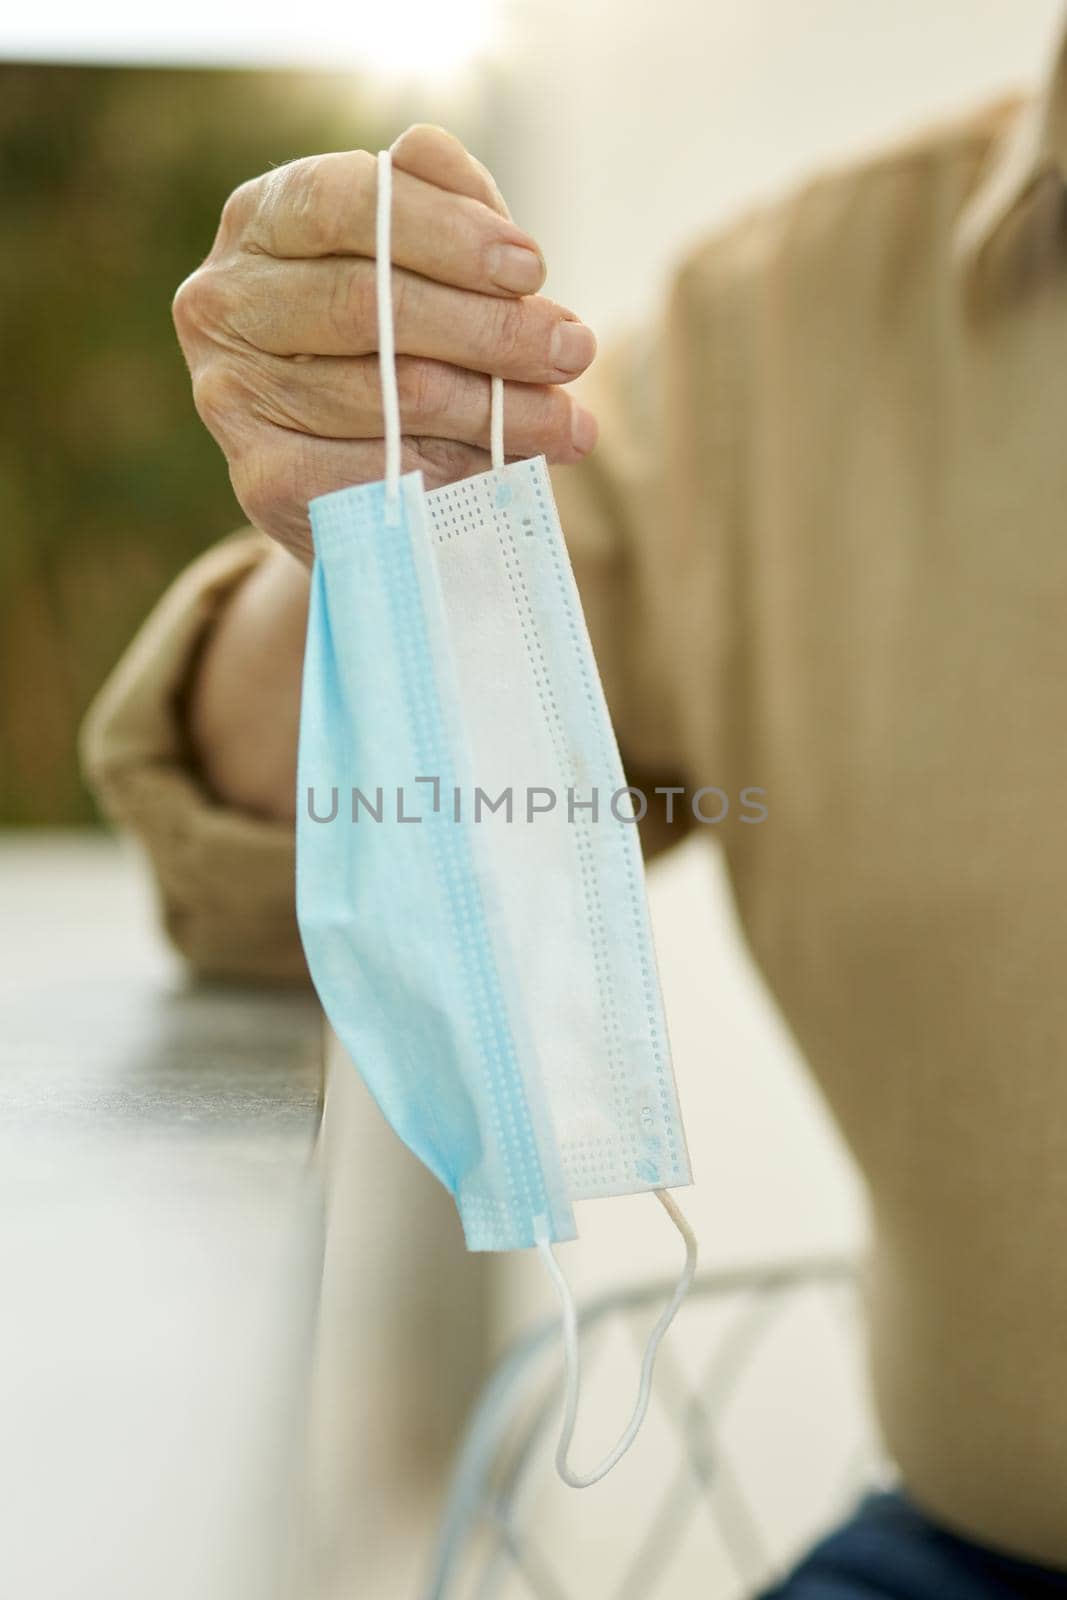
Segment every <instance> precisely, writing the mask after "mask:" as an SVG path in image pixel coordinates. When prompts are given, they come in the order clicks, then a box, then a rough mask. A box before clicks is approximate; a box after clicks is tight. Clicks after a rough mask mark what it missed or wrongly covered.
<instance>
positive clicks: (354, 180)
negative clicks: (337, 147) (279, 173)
mask: <svg viewBox="0 0 1067 1600" xmlns="http://www.w3.org/2000/svg"><path fill="white" fill-rule="evenodd" d="M376 186H377V176H376V162H375V159H374V157H373V156H372V155H371V154H370V152H369V151H367V150H353V151H350V152H348V153H346V154H342V155H338V154H336V153H330V154H327V155H320V156H306V157H305V158H304V159H303V160H301V161H294V162H293V163H292V165H291V166H289V167H287V168H286V169H285V173H284V181H283V185H282V196H283V203H284V204H285V205H286V206H287V207H288V208H289V210H290V211H291V213H292V217H293V220H294V222H295V223H296V225H297V227H298V228H299V231H300V236H301V239H302V240H303V241H304V243H305V247H306V248H307V249H308V250H310V251H311V252H312V253H313V254H322V255H325V254H329V252H330V251H331V250H332V249H333V248H334V246H335V245H336V244H337V243H338V240H339V238H340V227H341V219H342V218H351V216H352V209H353V206H354V205H355V206H359V207H361V208H363V209H366V208H367V207H368V206H370V205H371V204H372V202H373V199H374V196H375V193H376Z"/></svg>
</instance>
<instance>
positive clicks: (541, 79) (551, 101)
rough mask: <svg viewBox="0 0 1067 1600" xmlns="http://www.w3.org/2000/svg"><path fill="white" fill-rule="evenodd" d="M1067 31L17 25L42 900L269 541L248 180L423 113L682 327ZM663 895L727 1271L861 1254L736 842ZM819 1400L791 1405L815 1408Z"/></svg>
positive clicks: (24, 725) (702, 1167)
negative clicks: (215, 381)
mask: <svg viewBox="0 0 1067 1600" xmlns="http://www.w3.org/2000/svg"><path fill="white" fill-rule="evenodd" d="M268 11H269V14H268ZM1060 14H1061V4H1060V0H864V3H863V4H862V5H858V4H857V3H856V0H807V3H805V4H804V5H803V6H798V5H796V4H792V3H790V0H749V3H748V4H747V5H745V6H738V5H736V4H732V3H730V0H658V3H657V4H656V5H655V6H650V5H648V4H647V3H644V0H610V3H609V0H578V3H575V0H568V3H565V0H451V3H449V4H447V5H443V4H441V3H440V0H409V3H408V4H404V3H402V0H381V3H380V4H378V5H369V4H366V3H365V0H364V3H362V4H361V3H358V0H357V3H355V4H352V3H349V4H345V5H340V4H336V5H331V4H322V3H308V4H305V5H303V6H301V7H294V8H291V14H290V15H288V16H283V15H281V14H280V11H279V8H263V7H259V6H253V5H251V4H230V5H221V4H215V5H212V4H208V3H206V0H195V3H190V4H186V5H184V6H183V7H181V8H158V15H153V8H150V7H145V6H143V5H138V6H136V7H134V6H132V5H126V4H116V3H109V0H98V3H97V4H96V5H95V6H94V7H92V8H87V7H83V6H73V5H55V4H47V3H44V4H36V5H33V6H23V7H8V8H6V10H5V13H4V15H3V17H2V19H0V390H2V401H0V408H2V409H0V824H2V825H4V826H6V827H8V828H10V829H13V830H18V831H16V832H14V833H12V834H9V835H8V836H7V841H6V843H7V848H6V850H5V854H4V858H3V862H4V866H3V875H4V877H3V895H4V899H5V902H6V906H7V908H8V910H9V911H10V909H11V908H12V907H13V906H16V905H19V904H26V905H28V904H30V902H31V901H32V899H33V897H34V894H35V892H36V891H35V887H34V886H35V884H37V883H39V882H40V880H39V878H37V877H35V873H36V871H37V868H36V866H35V862H36V861H38V860H40V859H43V858H40V857H39V856H38V855H36V854H35V849H36V848H39V846H40V830H42V829H49V830H54V829H57V828H58V829H71V828H75V827H81V826H93V825H94V814H93V808H92V804H91V801H90V800H89V798H88V796H87V795H86V793H85V792H84V790H83V788H82V786H81V784H80V782H79V778H78V773H77V767H76V762H75V757H74V736H75V730H76V727H77V724H78V721H79V719H80V717H81V715H82V712H83V711H84V708H85V706H86V705H87V703H88V701H89V699H90V698H91V696H92V694H93V692H94V691H95V689H96V688H97V687H98V686H99V684H100V682H101V680H102V679H103V677H104V676H105V674H106V672H107V671H108V669H109V668H110V666H111V665H112V664H113V662H114V661H115V659H116V658H117V656H118V655H119V653H120V651H121V649H122V648H123V646H124V645H125V644H126V642H127V641H128V639H129V638H130V636H131V634H132V633H133V631H134V629H135V628H136V626H137V625H138V623H139V621H140V620H141V619H142V617H143V616H144V615H145V613H146V612H147V610H148V609H149V608H150V606H151V605H152V603H153V602H154V601H155V600H156V598H157V597H158V596H159V595H160V594H161V592H162V591H163V589H164V588H165V587H166V585H167V583H168V582H169V581H170V579H171V578H172V577H173V576H174V575H175V573H176V572H177V571H178V570H180V568H181V567H182V566H183V565H184V564H185V563H187V562H188V561H189V560H190V559H191V558H192V557H193V556H194V555H195V554H196V553H197V552H198V551H200V550H202V549H203V548H204V547H205V546H206V545H208V544H209V543H210V542H211V541H212V540H214V539H216V538H218V537H219V536H221V535H223V534H225V533H226V532H228V531H229V530H230V529H232V528H233V527H235V526H237V525H238V524H239V522H240V520H241V518H240V512H239V509H238V507H237V506H236V503H235V501H234V499H233V497H232V494H231V491H230V488H229V484H228V481H227V475H226V471H225V466H224V463H223V461H222V458H221V456H220V454H219V453H218V451H217V449H216V447H215V445H214V444H213V442H212V441H211V440H210V438H209V437H208V436H207V434H206V433H205V432H204V430H203V429H202V427H201V425H200V423H199V421H198V419H197V417H196V414H195V412H194V410H193V407H192V403H191V399H190V396H189V390H188V383H187V379H186V375H185V371H184V367H183V363H182V359H181V356H180V353H179V351H178V348H177V345H176V343H175V340H174V337H173V334H172V331H171V326H170V315H169V304H170V300H171V297H172V295H173V293H174V290H175V288H176V287H177V285H178V283H179V282H180V281H181V280H182V278H183V277H184V276H185V275H186V274H187V273H189V272H190V271H191V270H192V269H193V268H194V267H195V266H196V265H197V264H198V262H199V261H200V259H201V258H202V257H203V255H204V254H205V253H206V252H207V250H208V248H209V247H210V244H211V240H212V237H213V233H214V228H215V224H216V221H217V217H218V214H219V211H220V209H221V206H222V204H223V201H224V200H225V198H226V196H227V194H228V193H229V192H230V190H231V189H232V188H234V187H235V186H236V185H237V184H238V183H240V182H241V181H242V180H243V179H245V178H247V177H249V176H252V175H254V174H257V173H259V172H261V171H263V170H265V169H266V168H268V167H269V166H271V165H273V164H277V163H280V162H284V161H286V160H288V159H291V158H292V157H295V156H300V155H305V154H309V153H312V152H315V151H321V150H327V149H336V148H345V147H355V146H368V147H370V148H377V147H378V146H380V145H381V144H383V143H387V142H389V141H390V140H391V139H392V138H393V137H395V135H396V134H397V133H398V132H399V131H400V129H401V128H402V127H403V126H404V125H406V123H407V122H408V121H411V120H415V119H418V120H431V121H440V122H444V123H446V124H447V125H449V126H450V127H452V128H453V129H454V130H455V131H456V132H457V133H459V134H460V136H461V137H463V138H464V139H465V140H466V141H467V142H468V143H469V144H470V145H471V146H472V148H473V149H474V150H475V152H476V153H477V154H478V155H479V156H480V157H481V158H482V159H483V160H485V161H486V162H487V164H488V165H489V166H491V167H492V168H493V170H494V171H495V173H496V174H497V176H498V179H499V181H500V183H501V187H502V188H503V190H504V193H505V195H506V196H507V198H508V201H509V203H510V205H511V208H512V211H513V213H514V215H515V217H516V219H517V220H518V221H519V222H520V223H521V224H522V225H523V226H525V227H526V228H528V229H529V230H530V231H531V232H532V233H533V234H534V235H535V236H536V237H537V238H538V239H539V240H540V242H541V244H542V247H543V249H544V251H545V254H546V257H547V260H548V263H549V281H548V285H547V290H548V292H549V293H550V294H552V295H553V296H554V297H555V298H557V299H559V300H561V301H562V302H564V303H565V304H569V305H572V306H573V307H574V308H575V309H576V310H578V311H579V312H580V313H581V314H582V315H583V317H585V318H586V320H588V321H589V322H590V323H591V324H592V325H593V326H594V328H596V329H597V331H598V333H599V334H600V336H601V339H602V341H604V340H606V339H610V338H611V337H612V336H613V335H614V334H616V333H618V332H620V331H621V330H622V329H623V328H625V327H627V326H629V325H632V324H634V323H637V322H643V321H647V320H648V319H650V318H654V317H655V315H656V307H657V304H658V301H659V299H660V297H661V295H662V294H663V292H664V289H665V284H666V280H667V275H668V273H669V271H670V266H671V263H672V261H674V260H675V259H677V257H678V255H679V252H680V251H681V250H682V249H683V248H684V247H685V244H686V242H687V241H689V240H692V239H693V238H695V237H697V236H699V235H700V234H701V233H702V232H705V231H707V230H708V229H710V228H713V227H714V226H715V225H716V224H717V223H718V222H720V221H722V220H724V219H726V218H728V217H730V216H732V215H733V214H735V213H736V212H737V211H739V210H741V209H743V208H745V207H747V206H749V205H751V204H753V203H756V202H758V201H759V200H761V199H763V198H767V197H770V196H773V195H774V194H775V193H777V192H779V191H780V190H781V189H782V188H784V187H785V186H787V185H789V184H792V183H795V182H798V181H801V180H802V179H803V178H804V176H805V175H807V174H809V173H811V172H813V171H815V170H817V169H820V168H824V167H825V166H827V165H829V164H838V163H841V162H843V161H846V160H848V159H849V158H850V157H852V156H854V155H856V154H857V153H860V152H862V151H864V150H866V149H870V148H873V147H876V146H877V145H879V144H881V143H883V142H885V141H886V140H889V139H892V138H894V137H897V136H904V135H907V134H908V133H910V132H912V131H914V130H915V129H916V128H917V127H920V126H921V125H922V124H924V123H927V122H929V121H931V120H935V119H938V118H941V117H943V116H947V115H951V114H952V113H953V112H956V111H960V110H964V109H966V108H968V107H970V106H972V105H975V104H977V103H979V102H981V101H982V100H987V99H991V98H995V97H997V96H1000V95H1002V94H1004V93H1008V92H1012V91H1015V90H1018V89H1028V88H1033V87H1034V86H1036V84H1037V83H1038V82H1039V80H1040V77H1041V74H1042V70H1043V67H1044V65H1045V62H1046V59H1047V55H1048V52H1049V50H1050V48H1051V44H1052V41H1053V37H1054V34H1055V30H1056V26H1057V23H1058V21H1059V18H1060ZM755 776H757V775H754V777H755ZM770 805H771V808H772V815H773V796H772V797H770ZM48 837H52V835H51V834H49V835H48ZM35 839H36V840H37V845H36V846H35V843H34V841H35ZM123 860H124V865H123V867H122V872H123V873H125V874H126V876H125V877H124V878H123V879H122V884H123V885H125V886H126V887H125V888H122V890H121V892H118V891H116V892H115V893H114V894H112V895H111V897H110V898H111V901H113V903H114V904H115V905H116V906H118V907H119V908H120V909H119V910H118V911H115V912H114V917H115V918H116V919H119V918H120V917H121V919H125V920H122V922H121V930H124V931H122V937H123V938H125V939H127V941H128V942H129V941H130V939H131V936H130V935H129V932H128V929H129V926H130V919H131V918H133V919H134V923H135V925H136V929H137V933H136V939H135V940H134V941H133V942H137V941H140V942H150V941H151V940H152V939H153V938H154V937H155V936H154V935H153V934H152V933H151V932H150V926H151V912H150V907H149V904H148V901H147V898H146V897H145V896H144V895H143V893H142V891H141V888H140V887H137V888H130V887H129V886H130V885H131V884H134V883H137V884H140V882H141V880H140V879H139V877H138V872H139V869H138V867H137V864H136V863H135V862H132V861H129V860H127V859H126V858H123ZM651 894H652V902H653V916H654V921H655V927H656V934H657V944H658V949H659V952H660V958H661V965H662V972H663V979H664V986H665V991H666V997H667V1006H668V1017H669V1021H670V1025H671V1030H672V1036H673V1039H674V1043H675V1049H676V1055H677V1069H678V1075H679V1079H680V1088H681V1094H682V1101H683V1106H684V1109H685V1112H686V1118H687V1125H688V1130H689V1136H690V1142H691V1146H692V1154H693V1162H694V1169H695V1172H696V1177H697V1187H696V1189H695V1191H694V1192H693V1195H692V1197H691V1201H690V1206H689V1209H690V1211H691V1214H692V1216H693V1218H694V1221H695V1222H696V1224H697V1226H698V1229H699V1232H700V1235H701V1240H702V1245H703V1256H704V1261H705V1263H708V1264H714V1265H723V1264H725V1263H728V1262H731V1261H751V1260H753V1259H757V1260H758V1259H766V1258H770V1257H774V1258H778V1257H782V1256H789V1255H793V1254H798V1253H805V1252H811V1251H822V1250H836V1249H845V1250H853V1249H856V1248H858V1247H859V1246H860V1244H861V1242H862V1238H863V1229H864V1218H863V1208H862V1202H861V1196H860V1191H859V1188H858V1185H857V1183H856V1180H855V1177H854V1174H853V1171H852V1168H851V1165H850V1163H849V1161H848V1158H847V1156H846V1154H845V1152H844V1151H843V1150H842V1148H841V1146H840V1144H839V1141H838V1140H837V1138H836V1136H835V1135H834V1133H833V1132H832V1130H831V1129H830V1127H829V1125H828V1123H827V1121H826V1118H825V1115H824V1112H823V1109H822V1106H821V1103H820V1102H819V1101H818V1100H817V1098H816V1097H815V1095H814V1093H813V1091H812V1090H811V1088H810V1086H809V1084H808V1081H807V1078H806V1076H805V1075H804V1072H803V1066H802V1063H801V1062H800V1061H799V1060H798V1058H797V1056H796V1053H795V1050H794V1048H793V1046H792V1043H791V1041H790V1039H789V1038H788V1036H787V1035H786V1033H785V1031H784V1029H783V1028H782V1026H781V1024H780V1022H779V1020H778V1018H777V1016H776V1015H775V1013H774V1011H773V1009H772V1008H771V1007H770V1005H769V1003H768V1002H767V1000H766V997H765V995H764V994H763V991H762V988H761V985H760V982H759V979H758V977H757V975H756V974H755V973H754V971H753V969H752V967H751V964H750V962H749V961H748V958H747V955H746V952H745V950H744V948H743V946H742V945H741V943H740V940H739V938H738V936H737V933H736V929H735V925H734V920H733V914H732V910H731V906H730V901H729V895H728V892H727V890H726V887H725V885H724V882H723V879H722V875H721V872H720V868H719V864H718V860H717V857H716V856H715V853H714V850H713V848H711V847H710V846H709V845H708V843H707V842H706V841H704V842H700V843H697V844H688V845H686V846H684V847H683V848H682V849H681V850H679V851H676V852H674V853H673V855H672V856H670V857H668V858H667V859H666V860H665V861H664V862H663V863H662V864H659V865H657V867H656V869H655V871H654V872H653V874H652V884H651ZM20 896H21V897H22V898H21V899H20ZM57 903H58V902H57ZM93 914H94V916H95V917H96V918H97V922H96V928H97V932H98V933H99V934H100V935H101V936H102V942H101V940H98V941H97V943H96V949H95V953H94V956H93V961H94V962H95V963H96V964H97V965H98V966H99V965H101V964H106V939H107V936H108V929H109V927H110V926H111V925H110V924H109V922H108V915H109V913H108V911H107V908H106V906H104V905H103V903H102V900H101V898H100V897H96V898H94V900H93ZM4 920H5V924H6V925H7V926H8V928H11V927H13V926H14V921H15V919H14V915H13V914H11V915H9V916H7V917H5V919H4ZM113 931H114V936H115V937H116V938H118V937H119V934H120V928H119V921H118V920H116V921H115V924H114V930H113ZM75 933H76V930H71V932H70V934H69V936H68V937H69V939H70V940H73V939H74V937H75ZM72 948H73V945H72ZM102 951H103V952H104V953H102ZM32 959H33V956H32V953H29V952H25V951H23V952H22V953H21V954H20V956H19V960H20V961H21V962H22V963H23V964H26V963H28V962H30V961H32ZM17 965H18V963H17V962H16V967H17ZM654 1209H655V1208H653V1207H651V1206H643V1205H642V1204H641V1203H640V1201H633V1200H625V1201H616V1202H612V1203H611V1204H610V1205H603V1204H601V1205H599V1206H597V1205H587V1206H585V1207H584V1208H583V1214H582V1215H581V1216H580V1218H579V1223H580V1227H581V1230H582V1240H581V1243H580V1244H579V1245H577V1246H573V1247H569V1248H568V1251H567V1253H566V1256H567V1266H568V1270H569V1271H570V1273H571V1276H572V1279H573V1281H574V1283H575V1286H576V1288H577V1289H578V1291H579V1292H581V1293H588V1292H591V1291H593V1290H595V1289H599V1288H603V1287H607V1286H610V1285H613V1284H617V1283H619V1282H620V1281H622V1280H623V1279H624V1278H628V1277H632V1276H634V1275H635V1274H636V1275H640V1274H642V1273H646V1272H652V1273H659V1272H662V1271H664V1270H665V1269H666V1267H667V1265H668V1261H667V1260H666V1259H665V1252H669V1250H670V1240H669V1239H665V1238H664V1233H663V1229H662V1226H661V1225H660V1223H659V1222H658V1221H657V1217H656V1216H655V1215H654V1214H653V1212H654ZM491 1304H492V1311H491V1318H492V1338H493V1341H494V1343H496V1344H500V1343H501V1342H503V1341H504V1340H505V1339H506V1338H507V1337H509V1336H510V1335H511V1334H512V1333H513V1332H514V1331H515V1330H516V1329H517V1328H519V1327H520V1326H523V1325H525V1323H526V1322H527V1321H528V1319H529V1317H530V1316H531V1315H533V1314H535V1313H542V1312H545V1311H547V1310H548V1309H549V1308H550V1301H549V1298H548V1291H547V1289H546V1287H545V1285H544V1284H543V1282H542V1280H541V1277H540V1275H539V1273H538V1272H537V1269H536V1266H535V1265H533V1264H531V1263H530V1262H529V1261H528V1260H527V1259H526V1258H525V1257H519V1258H513V1259H509V1260H507V1261H504V1262H502V1263H500V1270H499V1271H498V1272H497V1273H496V1275H495V1278H494V1283H493V1287H492V1293H491ZM812 1338H813V1339H815V1338H817V1334H815V1333H813V1334H812ZM813 1348H814V1347H813ZM813 1359H814V1357H813ZM791 1403H800V1402H799V1400H798V1399H797V1397H796V1396H795V1395H794V1397H793V1400H792V1401H791V1400H790V1397H789V1393H788V1392H787V1391H783V1394H782V1397H781V1398H780V1401H779V1403H778V1413H779V1415H780V1413H781V1411H782V1408H785V1409H788V1407H789V1405H790V1404H791ZM781 1472H782V1484H783V1486H784V1484H785V1483H786V1481H787V1479H788V1477H789V1475H793V1478H794V1481H795V1463H791V1462H789V1461H788V1460H787V1459H785V1458H784V1457H783V1459H782V1461H781ZM634 1493H635V1494H639V1493H640V1490H639V1486H635V1489H634ZM771 1493H772V1498H773V1493H774V1489H773V1485H772V1486H771ZM784 1494H785V1489H784V1487H782V1489H781V1495H783V1496H784ZM575 1536H576V1537H577V1535H575Z"/></svg>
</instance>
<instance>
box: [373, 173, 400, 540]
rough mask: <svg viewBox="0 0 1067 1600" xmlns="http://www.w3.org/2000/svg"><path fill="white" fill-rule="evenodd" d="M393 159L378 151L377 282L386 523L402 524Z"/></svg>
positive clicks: (375, 277) (375, 264)
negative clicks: (394, 320) (395, 302)
mask: <svg viewBox="0 0 1067 1600" xmlns="http://www.w3.org/2000/svg"><path fill="white" fill-rule="evenodd" d="M392 212H393V158H392V155H391V154H390V152H389V151H388V150H379V151H378V209H377V216H376V219H375V222H376V226H375V241H374V250H375V263H374V279H375V288H376V289H377V298H378V368H379V377H380V381H381V386H382V419H383V422H384V425H385V520H386V522H388V523H390V524H395V523H398V522H399V521H400V397H399V394H398V393H397V387H396V340H395V337H394V332H393V281H392Z"/></svg>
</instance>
